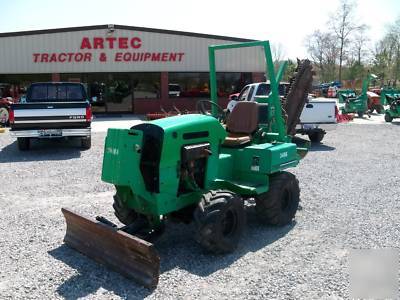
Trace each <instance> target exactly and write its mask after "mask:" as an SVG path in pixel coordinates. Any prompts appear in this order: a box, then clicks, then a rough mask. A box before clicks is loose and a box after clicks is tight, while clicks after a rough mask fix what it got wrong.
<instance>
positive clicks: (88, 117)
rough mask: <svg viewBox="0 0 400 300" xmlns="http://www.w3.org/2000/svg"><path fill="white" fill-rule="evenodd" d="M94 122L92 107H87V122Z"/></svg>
mask: <svg viewBox="0 0 400 300" xmlns="http://www.w3.org/2000/svg"><path fill="white" fill-rule="evenodd" d="M91 121H92V107H91V106H90V105H89V106H88V107H86V122H91Z"/></svg>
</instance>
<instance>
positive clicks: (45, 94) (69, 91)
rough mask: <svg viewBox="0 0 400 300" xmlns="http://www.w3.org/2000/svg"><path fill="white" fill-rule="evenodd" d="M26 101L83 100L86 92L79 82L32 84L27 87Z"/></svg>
mask: <svg viewBox="0 0 400 300" xmlns="http://www.w3.org/2000/svg"><path fill="white" fill-rule="evenodd" d="M27 100H28V102H47V101H60V102H62V101H85V100H86V93H85V90H84V88H83V86H82V85H80V84H34V85H32V86H31V87H30V88H29V91H28V95H27Z"/></svg>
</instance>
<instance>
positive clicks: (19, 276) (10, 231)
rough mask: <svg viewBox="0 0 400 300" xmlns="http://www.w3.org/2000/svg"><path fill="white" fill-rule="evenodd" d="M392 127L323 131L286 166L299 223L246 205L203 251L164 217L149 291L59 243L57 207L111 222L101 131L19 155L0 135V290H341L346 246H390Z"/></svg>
mask: <svg viewBox="0 0 400 300" xmlns="http://www.w3.org/2000/svg"><path fill="white" fill-rule="evenodd" d="M399 134H400V127H398V126H396V125H394V124H383V125H355V124H352V125H349V124H346V125H340V126H338V129H337V130H336V131H332V132H329V134H327V135H326V137H325V140H324V143H323V144H322V145H320V146H318V147H314V148H313V149H312V151H311V152H310V153H309V154H308V155H307V156H306V158H305V159H304V160H303V161H302V162H301V164H300V165H299V167H298V168H296V169H294V170H293V172H294V173H295V174H296V175H297V176H298V178H299V181H300V186H301V198H302V210H300V211H299V212H298V214H297V216H296V221H295V222H294V223H293V224H292V225H288V226H286V227H283V228H279V229H277V228H271V227H264V226H260V225H259V224H257V222H256V221H255V218H254V215H253V213H252V212H251V211H249V217H248V225H247V230H246V233H245V237H244V238H243V239H242V241H241V243H240V245H239V248H238V249H237V251H236V252H235V253H233V254H230V255H226V256H212V255H205V254H203V252H202V251H201V249H200V248H199V247H198V246H197V245H196V243H195V242H194V241H193V238H192V236H193V228H192V226H186V225H172V226H170V227H168V228H167V230H166V233H165V235H164V236H163V237H162V238H161V239H160V240H159V241H158V242H157V244H156V247H157V249H158V250H159V252H160V255H161V276H160V283H159V286H158V288H157V289H156V290H154V291H149V290H147V289H145V288H142V287H139V286H137V285H136V284H135V283H133V282H132V281H129V280H127V279H125V278H124V277H122V276H120V275H119V274H116V273H114V272H111V271H109V270H107V269H106V268H104V267H102V266H100V265H98V264H96V263H94V262H93V261H91V260H89V259H87V258H85V257H84V256H82V255H80V254H79V253H77V252H75V251H73V250H71V249H69V248H68V247H66V246H65V245H63V243H62V239H63V235H64V231H65V224H64V219H63V217H62V214H61V212H60V208H61V207H62V206H67V207H72V208H74V209H75V210H77V211H79V212H81V213H84V214H86V215H89V216H95V215H97V214H101V215H104V216H106V217H108V218H110V219H111V220H113V221H115V218H114V217H113V215H112V211H111V210H112V207H111V204H112V195H113V187H111V186H110V185H108V184H105V183H102V182H101V181H100V172H101V160H102V147H103V141H104V136H105V134H104V133H95V134H94V136H93V141H92V145H93V146H92V149H90V150H88V151H80V150H79V148H78V147H77V145H76V144H74V143H65V142H63V143H58V142H55V143H54V142H52V143H50V142H46V143H45V145H46V147H45V145H44V144H37V143H36V144H34V147H33V149H32V151H29V152H26V153H25V152H24V153H22V152H19V151H18V150H17V147H16V143H15V142H14V140H13V139H11V138H10V137H9V136H8V134H0V149H1V152H0V174H2V176H1V185H0V199H1V207H0V212H1V218H0V253H1V258H0V298H1V299H9V298H13V299H14V298H15V299H18V298H21V299H22V298H23V299H30V298H35V299H38V298H40V299H47V298H67V299H77V298H80V297H84V298H88V299H110V298H112V299H119V298H129V299H136V298H138V299H140V298H144V297H148V298H152V299H153V298H154V299H155V298H157V299H158V298H162V299H177V298H186V299H190V298H200V297H203V298H214V299H221V298H254V299H259V298H268V299H273V298H276V299H283V298H286V299H300V298H302V299H321V298H324V299H327V298H329V299H338V298H347V297H348V296H349V287H348V286H349V283H348V282H349V279H348V278H349V276H348V256H349V249H352V248H384V247H391V248H392V247H395V248H398V247H399V241H400V230H399V225H398V220H399V219H400V201H399V195H400V188H399V185H398V182H399V179H400V178H399V177H400V154H399V152H398V149H400V139H399Z"/></svg>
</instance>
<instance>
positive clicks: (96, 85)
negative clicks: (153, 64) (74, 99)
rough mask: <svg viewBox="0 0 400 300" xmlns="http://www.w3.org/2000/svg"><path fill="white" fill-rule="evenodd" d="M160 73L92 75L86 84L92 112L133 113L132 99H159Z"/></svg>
mask: <svg viewBox="0 0 400 300" xmlns="http://www.w3.org/2000/svg"><path fill="white" fill-rule="evenodd" d="M160 78H161V75H160V73H108V74H106V73H93V74H86V75H84V76H83V77H82V81H83V82H84V83H86V85H87V90H88V94H89V96H90V97H91V99H92V106H93V111H94V112H133V111H134V105H135V102H134V101H133V100H134V99H157V98H160Z"/></svg>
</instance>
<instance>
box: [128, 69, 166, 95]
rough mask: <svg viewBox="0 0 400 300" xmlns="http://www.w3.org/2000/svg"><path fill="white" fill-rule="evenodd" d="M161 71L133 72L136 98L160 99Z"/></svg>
mask: <svg viewBox="0 0 400 300" xmlns="http://www.w3.org/2000/svg"><path fill="white" fill-rule="evenodd" d="M160 79H161V74H160V73H132V81H133V95H134V98H135V99H148V98H150V99H158V98H160V96H161V91H160V86H161V84H160Z"/></svg>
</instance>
